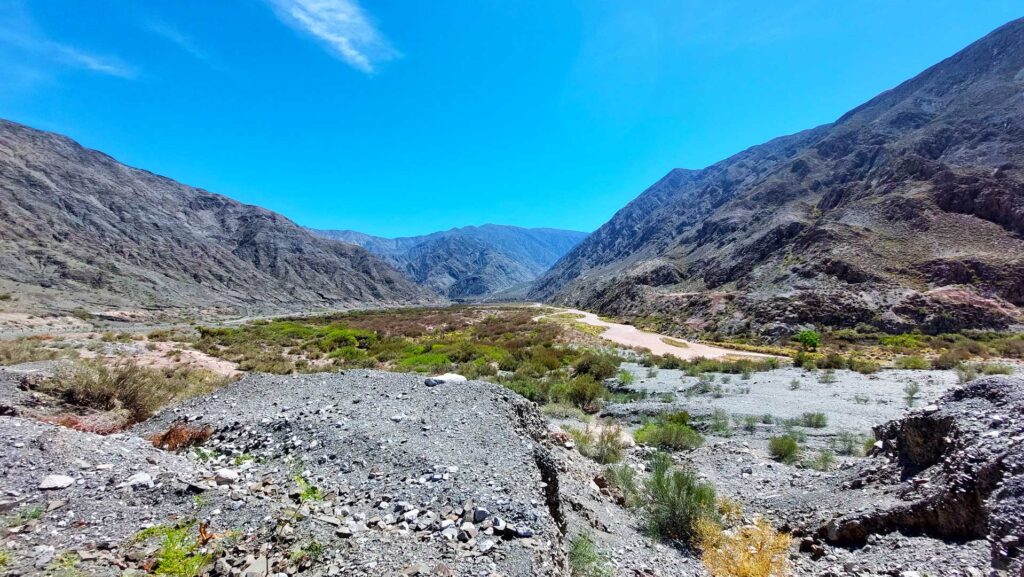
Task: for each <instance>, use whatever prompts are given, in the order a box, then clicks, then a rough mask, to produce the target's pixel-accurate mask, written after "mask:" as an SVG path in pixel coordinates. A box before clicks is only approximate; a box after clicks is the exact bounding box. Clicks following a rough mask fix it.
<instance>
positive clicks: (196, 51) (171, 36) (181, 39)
mask: <svg viewBox="0 0 1024 577" xmlns="http://www.w3.org/2000/svg"><path fill="white" fill-rule="evenodd" d="M147 27H148V28H149V30H150V31H151V32H153V33H154V34H156V35H157V36H160V37H161V38H163V39H164V40H167V41H168V42H170V43H171V44H174V45H176V46H177V47H178V48H181V49H182V50H184V51H185V52H187V53H188V54H190V55H191V56H193V57H194V58H196V59H198V60H203V61H209V60H210V55H209V54H207V53H206V51H205V50H203V49H202V48H200V47H199V45H198V44H196V42H195V40H193V39H192V37H191V36H188V35H187V34H185V33H184V32H182V31H181V30H178V29H177V28H175V27H174V26H172V25H170V24H167V23H166V22H159V21H154V22H150V23H148V25H147Z"/></svg>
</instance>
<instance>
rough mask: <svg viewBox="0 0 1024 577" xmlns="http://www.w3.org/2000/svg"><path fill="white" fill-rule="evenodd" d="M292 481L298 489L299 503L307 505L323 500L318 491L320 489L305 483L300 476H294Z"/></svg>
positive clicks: (307, 482) (304, 479)
mask: <svg viewBox="0 0 1024 577" xmlns="http://www.w3.org/2000/svg"><path fill="white" fill-rule="evenodd" d="M294 481H295V484H296V485H298V487H299V502H302V503H307V502H310V501H323V500H324V494H323V493H322V492H321V491H320V488H319V487H317V486H316V485H314V484H312V483H310V482H309V481H307V480H306V478H305V477H303V476H302V475H301V474H296V475H295V477H294Z"/></svg>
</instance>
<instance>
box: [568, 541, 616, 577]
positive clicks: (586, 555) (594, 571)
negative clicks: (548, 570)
mask: <svg viewBox="0 0 1024 577" xmlns="http://www.w3.org/2000/svg"><path fill="white" fill-rule="evenodd" d="M569 565H570V567H571V568H572V576H573V577H611V576H612V575H614V572H613V571H612V568H611V567H610V566H609V564H608V558H607V556H606V555H605V554H604V553H602V552H601V551H600V550H598V548H597V546H596V545H595V544H594V540H593V538H591V536H590V535H589V534H587V533H580V534H579V535H576V536H575V537H573V538H572V540H570V541H569Z"/></svg>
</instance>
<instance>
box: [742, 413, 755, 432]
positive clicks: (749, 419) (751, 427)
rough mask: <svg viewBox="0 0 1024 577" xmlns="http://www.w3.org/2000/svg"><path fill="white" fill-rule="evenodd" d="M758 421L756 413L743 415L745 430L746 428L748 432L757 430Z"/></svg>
mask: <svg viewBox="0 0 1024 577" xmlns="http://www.w3.org/2000/svg"><path fill="white" fill-rule="evenodd" d="M757 421H758V419H757V417H756V416H754V415H747V416H746V417H743V428H744V430H746V431H747V432H748V433H753V432H754V431H756V430H757Z"/></svg>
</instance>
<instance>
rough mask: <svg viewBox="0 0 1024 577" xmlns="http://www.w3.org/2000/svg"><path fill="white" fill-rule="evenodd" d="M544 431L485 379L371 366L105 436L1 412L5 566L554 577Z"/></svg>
mask: <svg viewBox="0 0 1024 577" xmlns="http://www.w3.org/2000/svg"><path fill="white" fill-rule="evenodd" d="M172 427H174V430H173V431H172V432H171V433H169V434H168V429H171V428H172ZM190 431H194V432H195V434H190ZM545 435H546V429H545V426H544V420H543V417H542V416H541V415H540V414H539V413H538V412H537V410H536V407H535V406H534V405H532V404H530V403H528V402H526V401H524V400H523V399H521V398H520V397H517V396H516V395H514V394H512V393H511V392H509V391H507V390H506V389H504V388H502V387H499V386H496V385H492V384H488V383H482V382H473V381H470V382H463V383H444V384H441V385H438V386H434V387H428V386H426V384H424V381H423V378H422V377H420V376H415V375H403V374H394V373H385V372H377V371H358V372H347V373H330V374H318V375H295V376H272V375H260V374H250V375H247V376H246V377H245V378H243V379H242V380H240V381H238V382H236V383H234V384H232V385H229V386H227V387H224V388H222V389H220V390H219V391H218V392H217V393H216V394H212V395H208V396H205V397H201V398H197V399H193V400H191V401H188V402H186V403H183V404H181V405H179V406H177V407H174V408H172V409H168V410H166V411H164V412H163V413H161V414H159V415H157V416H156V417H154V418H153V419H151V420H150V421H147V422H145V423H142V424H140V425H138V426H137V427H135V428H134V429H132V430H130V431H129V432H128V433H124V434H118V435H110V436H106V437H103V436H98V435H93V434H89V433H81V432H78V431H74V430H71V429H66V428H62V427H56V426H52V425H47V424H43V423H39V422H36V421H32V420H27V419H22V418H18V417H11V416H7V417H0V443H2V445H3V447H4V450H3V451H2V453H0V480H2V485H3V486H4V488H5V490H6V491H7V495H8V496H9V497H11V498H9V499H8V498H7V497H4V501H3V503H0V505H2V507H3V508H4V511H3V514H4V515H5V517H10V518H9V519H8V518H5V519H4V520H5V521H7V523H6V525H7V528H6V529H4V530H3V531H4V532H3V535H4V537H3V538H4V542H5V543H6V545H7V547H8V548H9V550H10V553H11V565H10V568H11V570H13V571H15V572H17V573H20V574H32V573H40V572H44V571H51V570H52V571H56V570H58V569H59V568H60V567H62V566H64V565H62V564H68V563H71V564H72V565H76V564H77V566H78V568H79V569H81V570H83V571H85V572H87V573H90V574H99V575H117V574H121V571H122V570H125V569H128V570H144V571H153V570H156V571H158V572H159V571H161V569H160V567H161V563H169V562H171V561H172V560H173V559H174V558H175V557H174V555H179V556H181V555H184V556H185V557H186V558H187V559H190V560H191V561H190V562H195V563H199V564H202V566H204V567H206V569H205V571H206V573H207V574H208V575H211V576H220V575H224V576H226V575H242V576H245V575H253V576H263V575H271V574H279V573H288V574H293V573H305V572H310V574H315V575H449V576H451V575H481V574H496V575H505V576H509V577H511V576H524V577H525V576H533V575H554V574H563V573H564V572H565V570H566V565H565V563H566V562H565V555H564V553H563V549H562V546H563V534H562V532H563V530H562V528H561V527H560V525H561V524H562V522H563V521H562V518H561V512H560V509H559V495H558V476H557V472H556V471H555V470H554V468H555V464H554V461H553V459H552V457H551V455H550V454H549V453H548V450H547V449H546V448H545V446H544V445H543V444H542V443H540V442H538V440H537V439H541V438H543V437H544V436H545ZM151 438H158V439H162V440H164V441H166V442H170V439H172V438H173V439H174V443H173V444H174V445H179V446H180V447H179V450H178V451H177V452H172V451H169V450H160V449H158V448H155V447H153V446H152V443H151V442H150V439H151ZM191 440H197V441H201V444H199V445H197V446H192V447H190V446H189V441H191ZM172 545H173V546H174V547H176V549H174V550H168V547H171V546H172ZM203 555H209V558H208V559H207V558H200V557H199V556H203ZM165 569H166V567H165Z"/></svg>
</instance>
